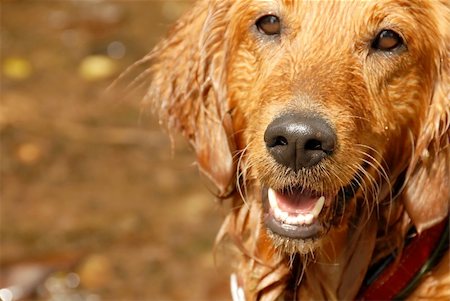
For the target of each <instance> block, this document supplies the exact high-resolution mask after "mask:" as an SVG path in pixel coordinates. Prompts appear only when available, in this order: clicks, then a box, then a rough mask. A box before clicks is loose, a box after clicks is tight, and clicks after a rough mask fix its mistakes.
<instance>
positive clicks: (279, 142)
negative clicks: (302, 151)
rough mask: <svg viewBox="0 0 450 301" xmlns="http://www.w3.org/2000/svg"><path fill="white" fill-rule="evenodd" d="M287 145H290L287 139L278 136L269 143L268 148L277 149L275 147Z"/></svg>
mask: <svg viewBox="0 0 450 301" xmlns="http://www.w3.org/2000/svg"><path fill="white" fill-rule="evenodd" d="M287 144H288V140H287V139H286V137H283V136H276V137H274V138H273V139H272V140H271V141H269V142H268V143H267V146H268V147H275V146H283V145H287Z"/></svg>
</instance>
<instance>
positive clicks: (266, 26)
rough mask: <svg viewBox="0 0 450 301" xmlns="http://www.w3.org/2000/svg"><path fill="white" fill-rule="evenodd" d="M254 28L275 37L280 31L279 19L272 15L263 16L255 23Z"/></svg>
mask: <svg viewBox="0 0 450 301" xmlns="http://www.w3.org/2000/svg"><path fill="white" fill-rule="evenodd" d="M256 27H258V29H259V31H261V32H262V33H264V34H266V35H269V36H271V35H276V34H279V33H280V31H281V23H280V18H278V17H277V16H274V15H265V16H262V17H261V18H259V19H258V20H257V21H256Z"/></svg>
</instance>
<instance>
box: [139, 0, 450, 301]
mask: <svg viewBox="0 0 450 301" xmlns="http://www.w3.org/2000/svg"><path fill="white" fill-rule="evenodd" d="M265 14H276V15H278V16H280V18H281V20H282V24H283V28H282V32H281V34H280V35H279V36H277V37H270V38H268V37H267V36H262V35H261V34H260V33H259V32H258V31H257V30H256V28H255V25H254V24H255V21H256V20H257V19H258V18H259V17H260V16H262V15H265ZM449 18H450V5H449V2H448V1H420V0H414V1H412V0H411V1H410V0H386V1H380V2H376V1H355V2H351V1H289V0H267V1H256V0H242V1H233V0H220V1H219V0H217V1H215V0H204V1H199V2H198V3H197V4H196V6H195V7H194V8H193V9H192V10H191V11H190V12H188V13H187V14H186V15H185V16H184V17H183V18H181V19H180V21H179V22H178V23H177V25H176V26H175V28H174V29H173V30H172V31H171V32H170V34H169V36H168V38H167V39H166V40H164V41H163V42H161V43H160V44H159V45H158V46H157V47H156V49H155V50H154V51H153V52H152V53H151V54H149V56H148V57H147V58H145V59H144V61H145V62H146V61H153V65H152V67H150V69H149V70H148V72H147V73H145V77H148V73H151V80H152V81H151V84H150V88H149V90H148V93H147V95H146V98H145V99H146V100H147V101H150V102H151V103H152V105H153V106H154V107H156V108H158V109H159V115H160V118H161V120H162V122H163V123H164V124H166V125H167V127H168V128H169V129H170V130H172V131H180V132H181V133H182V134H183V135H184V136H185V137H186V138H187V139H188V140H189V142H190V143H191V145H192V147H193V149H194V151H195V153H196V155H197V159H198V165H199V168H200V170H201V171H202V172H203V173H204V174H205V175H206V176H207V177H208V178H209V179H210V180H211V181H212V183H213V184H214V185H215V187H217V192H216V194H217V196H218V197H219V198H222V199H231V202H232V204H233V205H234V206H233V208H234V209H233V210H232V211H231V212H230V214H229V216H228V217H227V218H226V220H225V222H224V225H223V228H222V230H221V232H220V233H219V237H218V240H220V239H222V238H223V237H225V236H229V237H231V238H232V239H233V241H234V242H235V243H236V245H237V246H238V248H239V250H240V251H239V252H240V254H241V259H240V261H239V264H238V265H237V273H238V276H239V279H240V284H241V285H242V286H243V287H244V290H245V295H246V298H247V300H275V299H276V298H277V297H280V296H283V295H284V294H286V291H289V293H290V294H291V295H290V297H294V296H298V297H299V298H300V299H301V300H308V299H311V300H319V299H327V300H349V299H353V298H355V296H356V294H357V293H358V290H359V288H360V286H361V282H362V280H363V278H364V275H365V274H366V272H367V270H368V268H369V266H370V265H371V264H373V263H374V262H376V261H377V260H378V259H379V258H381V257H383V256H384V255H386V254H388V253H390V252H392V251H393V250H396V249H401V248H402V244H403V241H404V238H405V233H406V231H407V230H408V229H409V228H410V227H411V226H413V225H414V226H415V227H416V229H417V230H418V231H419V233H420V232H421V231H423V230H424V229H427V228H429V227H431V226H433V225H435V224H436V223H438V222H439V221H442V220H443V219H444V218H446V216H447V215H448V209H449V201H450V192H449V187H450V185H449V181H450V179H449V169H450V147H449V124H450V117H449V114H450V113H449V111H450V100H449V93H450V91H449V84H450V81H449V69H450V65H449V48H450V34H449V28H450V20H449ZM383 28H389V29H393V30H396V31H397V32H400V33H401V35H402V37H403V39H404V41H405V43H406V49H405V51H402V52H401V53H394V54H387V53H378V52H376V51H373V49H371V47H370V45H371V41H372V40H373V38H374V36H375V35H376V34H377V32H379V31H380V30H381V29H383ZM141 80H142V78H141ZM287 111H296V112H300V111H309V112H311V111H312V112H315V113H317V114H319V115H320V116H323V117H324V118H326V119H327V120H328V121H329V122H330V123H331V124H332V125H333V127H334V129H335V130H336V133H337V137H338V147H337V150H336V152H335V153H334V154H333V156H332V158H330V159H329V160H325V161H324V162H322V163H320V168H314V169H311V170H309V171H308V172H306V171H299V172H298V173H297V174H295V175H294V174H292V173H286V172H284V170H283V169H282V168H281V167H280V166H278V165H277V164H276V163H275V162H274V160H272V159H271V158H270V156H269V155H268V152H267V150H266V146H265V144H264V140H263V139H262V137H263V135H264V131H265V129H266V127H267V125H268V124H269V123H270V122H271V121H272V120H273V118H274V116H277V115H279V114H281V113H283V112H287ZM355 172H360V173H362V174H363V176H361V177H360V178H359V184H360V186H361V191H360V192H359V193H358V194H357V195H356V197H355V198H354V199H353V200H352V201H350V202H349V203H348V204H347V206H346V207H345V208H344V212H342V213H341V216H340V218H339V219H338V222H336V223H334V224H333V225H332V226H331V229H330V230H329V232H328V233H327V234H326V236H325V237H324V238H323V239H321V241H320V242H319V244H318V245H319V248H317V249H315V246H308V245H307V246H306V247H311V250H312V252H311V254H310V255H309V256H305V257H302V258H301V260H300V263H298V262H296V261H294V263H293V262H292V261H290V259H292V257H291V256H289V254H286V252H283V251H280V249H283V248H285V250H284V251H287V252H288V253H289V252H292V251H293V250H292V249H290V247H289V246H288V245H284V247H283V242H281V243H280V246H278V245H276V244H275V243H274V242H273V241H272V240H271V239H270V238H268V234H267V233H266V231H265V228H264V227H263V226H262V223H261V215H262V214H261V212H262V209H261V188H262V186H264V185H269V186H270V187H275V188H277V187H286V186H289V185H298V184H299V183H300V184H301V185H302V186H303V187H307V188H310V189H314V190H317V191H322V192H324V193H329V194H336V193H337V192H339V190H340V189H342V187H343V186H345V185H347V184H348V183H349V182H350V181H351V180H352V178H353V177H354V175H355ZM396 185H397V186H399V185H400V186H401V187H400V188H399V189H396V190H395V189H394V188H393V187H394V186H396ZM244 201H245V202H244ZM327 214H328V216H330V218H331V217H332V216H333V215H336V214H337V212H336V210H331V209H330V210H329V212H328V213H327ZM313 249H314V250H313ZM447 257H448V256H447ZM447 261H448V260H447ZM293 264H298V265H300V266H301V267H302V268H300V272H303V274H302V275H301V279H297V278H296V277H297V275H292V273H293V272H292V271H293V270H295V267H293V266H292V265H293ZM297 270H298V269H297ZM436 270H437V271H436V273H430V275H428V278H426V279H425V280H423V283H424V284H423V285H421V286H419V287H418V289H417V290H416V292H415V293H414V296H421V297H422V298H426V299H428V298H431V297H440V298H442V299H446V300H448V299H449V298H450V281H449V270H448V265H447V266H445V265H444V264H441V265H440V266H439V268H438V269H436ZM298 277H300V276H298ZM293 278H294V285H292V279H293ZM430 279H432V280H430ZM300 280H301V281H300ZM296 281H298V283H295V282H296ZM430 281H434V283H438V285H439V287H440V291H439V296H435V295H434V294H435V292H434V291H433V289H432V287H433V285H429V284H428V285H427V284H426V283H430ZM430 287H431V288H430ZM292 290H293V291H294V292H292ZM292 294H293V295H292Z"/></svg>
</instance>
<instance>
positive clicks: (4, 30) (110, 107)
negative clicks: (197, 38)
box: [0, 0, 229, 301]
mask: <svg viewBox="0 0 450 301" xmlns="http://www.w3.org/2000/svg"><path fill="white" fill-rule="evenodd" d="M191 5H192V4H191V3H190V2H188V1H170V0H168V1H156V0H148V1H144V0H142V1H137V0H136V1H125V0H123V1H106V0H103V1H101V0H84V1H80V0H64V1H50V0H48V1H32V0H30V1H25V0H9V1H8V0H4V1H3V0H2V1H1V2H0V12H1V18H0V22H1V27H0V35H1V44H0V51H1V52H0V55H1V57H0V62H1V86H0V88H1V90H0V92H1V95H0V97H1V104H0V134H1V141H0V143H1V144H0V145H1V149H0V151H1V154H0V156H1V161H0V172H1V178H0V197H1V200H0V202H1V203H0V204H1V207H0V210H1V211H0V213H1V215H0V239H1V241H0V298H1V299H2V300H3V301H11V300H69V301H72V300H77V301H83V300H88V301H101V300H228V299H229V297H228V296H229V293H228V280H227V279H228V275H227V274H226V273H225V272H224V269H222V268H221V267H218V266H217V265H216V264H215V262H214V256H213V245H214V238H215V235H216V233H217V231H218V229H219V227H220V224H221V222H222V220H223V217H224V213H223V212H222V210H221V209H220V206H219V204H217V203H216V202H215V201H214V198H213V197H212V196H211V195H210V194H209V193H208V191H207V189H206V188H205V186H204V185H203V184H202V181H201V179H200V176H199V175H198V172H197V170H196V167H195V165H194V157H193V155H192V153H191V152H190V151H189V148H188V147H187V146H186V145H185V144H184V142H183V141H182V140H181V139H179V137H178V138H177V139H176V143H175V146H174V148H173V150H172V146H171V143H170V141H169V139H168V137H167V135H166V134H165V133H164V131H163V130H161V129H160V127H159V126H158V123H157V120H156V118H155V117H154V116H152V115H151V113H150V109H149V108H142V107H141V106H140V99H139V97H136V98H135V99H133V98H132V97H131V101H130V99H127V100H122V99H120V97H117V99H112V100H109V99H108V100H105V99H104V98H102V95H103V93H104V91H105V88H106V87H107V86H108V85H109V84H110V83H111V82H112V81H113V80H114V79H115V78H117V76H118V75H119V74H120V72H122V71H124V70H125V69H126V67H127V66H129V65H130V64H132V63H133V62H134V61H136V60H138V59H139V58H141V57H143V56H144V55H145V54H146V53H147V52H148V51H149V50H150V49H151V48H152V47H153V46H154V45H155V43H157V42H158V41H159V40H160V39H161V38H162V37H163V36H164V34H165V32H166V31H167V29H168V28H169V25H170V24H172V23H173V22H174V21H175V20H176V19H177V18H178V17H179V16H180V14H182V13H183V12H184V11H185V10H186V9H188V8H189V7H190V6H191Z"/></svg>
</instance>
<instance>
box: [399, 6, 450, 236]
mask: <svg viewBox="0 0 450 301" xmlns="http://www.w3.org/2000/svg"><path fill="white" fill-rule="evenodd" d="M442 9H443V10H444V11H445V12H446V13H447V14H448V13H450V9H449V7H442ZM449 19H450V17H449V16H448V15H446V16H443V17H442V18H440V19H439V20H440V21H441V22H442V23H443V24H441V26H440V27H441V28H443V30H442V31H441V41H439V42H438V41H437V45H436V46H437V47H439V54H438V57H437V59H436V62H435V66H436V75H435V86H434V89H433V95H432V97H431V101H430V103H429V106H428V109H427V110H428V111H427V115H426V120H425V123H424V124H423V126H422V129H421V133H420V134H419V138H418V140H417V142H416V146H415V153H414V157H413V159H412V161H411V164H410V167H409V170H408V171H407V177H406V187H405V196H406V197H405V207H406V210H407V212H408V215H409V216H410V218H411V220H412V222H413V223H414V225H415V226H416V228H417V230H418V231H419V233H420V232H421V231H423V230H425V229H427V228H429V227H432V226H433V225H435V224H437V223H438V222H440V221H442V220H443V219H444V218H445V217H446V216H447V215H448V214H449V203H450V175H449V173H450V142H449V140H450V133H449V125H450V74H449V70H450V64H449V59H448V56H449V47H450V33H449V31H448V26H450V21H449Z"/></svg>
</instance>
